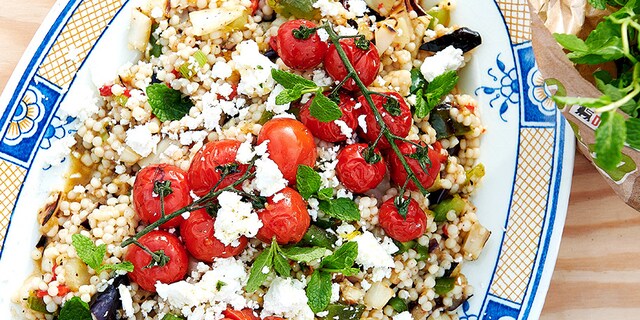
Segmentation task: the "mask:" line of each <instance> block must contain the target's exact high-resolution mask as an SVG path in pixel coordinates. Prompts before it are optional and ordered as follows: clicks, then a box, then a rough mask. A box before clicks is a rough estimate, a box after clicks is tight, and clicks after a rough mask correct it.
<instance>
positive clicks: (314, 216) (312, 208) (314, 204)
mask: <svg viewBox="0 0 640 320" xmlns="http://www.w3.org/2000/svg"><path fill="white" fill-rule="evenodd" d="M307 203H308V204H309V209H308V210H307V211H309V216H311V220H313V221H317V220H318V210H320V201H318V199H316V198H309V200H307Z"/></svg>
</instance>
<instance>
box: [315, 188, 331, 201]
mask: <svg viewBox="0 0 640 320" xmlns="http://www.w3.org/2000/svg"><path fill="white" fill-rule="evenodd" d="M331 197H333V188H322V189H320V190H319V191H318V200H331Z"/></svg>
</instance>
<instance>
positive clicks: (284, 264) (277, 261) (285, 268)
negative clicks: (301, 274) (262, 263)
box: [273, 252, 291, 277]
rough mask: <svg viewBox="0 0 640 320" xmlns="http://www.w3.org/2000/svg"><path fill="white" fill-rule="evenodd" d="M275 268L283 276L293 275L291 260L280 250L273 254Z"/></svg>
mask: <svg viewBox="0 0 640 320" xmlns="http://www.w3.org/2000/svg"><path fill="white" fill-rule="evenodd" d="M273 268H274V269H275V270H276V272H277V273H278V274H279V275H280V276H281V277H289V276H291V266H290V265H289V261H287V259H286V258H285V257H283V256H282V254H280V252H276V253H275V254H274V255H273Z"/></svg>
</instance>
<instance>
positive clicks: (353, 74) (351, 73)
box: [321, 22, 428, 195]
mask: <svg viewBox="0 0 640 320" xmlns="http://www.w3.org/2000/svg"><path fill="white" fill-rule="evenodd" d="M321 28H323V29H324V30H325V31H327V34H329V40H331V43H333V45H334V46H335V48H336V51H337V52H338V55H339V56H340V60H342V63H343V64H344V66H345V68H346V69H347V71H348V74H347V77H345V79H347V78H351V79H353V81H354V82H355V83H356V84H357V85H358V88H360V91H361V92H362V95H363V96H364V98H365V100H366V101H367V103H368V104H369V107H370V108H371V110H372V111H373V115H374V117H375V120H376V122H377V123H378V125H379V126H380V130H381V131H382V133H383V134H384V136H385V137H386V138H387V141H388V142H389V145H391V149H393V152H394V153H395V154H396V155H397V156H398V158H399V159H400V162H401V163H402V166H403V167H404V169H405V170H406V172H407V175H408V177H407V179H411V180H413V182H414V183H415V185H416V186H417V187H418V189H420V192H421V193H422V194H424V195H426V194H428V191H427V189H426V188H425V187H424V186H423V185H422V183H420V180H419V179H418V177H417V176H416V175H415V173H414V172H413V170H412V169H411V167H410V166H409V163H407V160H406V159H405V157H404V154H402V152H400V149H399V148H398V145H397V144H396V143H395V141H394V140H395V139H396V138H399V137H397V136H396V135H394V134H392V133H391V131H389V127H388V126H387V124H386V123H385V122H384V121H383V120H382V115H381V114H380V112H379V111H378V109H377V108H376V106H375V103H374V102H373V99H372V98H371V95H372V94H378V95H382V96H384V97H387V99H389V98H392V99H395V98H393V97H389V96H388V95H385V94H383V93H379V92H375V91H371V90H369V89H368V88H367V86H366V85H365V84H364V83H363V82H362V80H361V79H360V77H359V76H358V73H357V71H356V69H355V68H354V67H353V64H351V61H349V58H348V57H347V54H346V52H345V51H344V49H343V48H342V46H341V45H340V39H343V38H344V37H341V36H340V35H338V34H337V33H336V32H335V30H333V27H332V26H331V23H330V22H325V23H324V24H323V25H322V26H321ZM370 45H371V44H370ZM343 81H344V80H343Z"/></svg>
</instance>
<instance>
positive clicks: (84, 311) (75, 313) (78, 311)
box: [58, 297, 93, 320]
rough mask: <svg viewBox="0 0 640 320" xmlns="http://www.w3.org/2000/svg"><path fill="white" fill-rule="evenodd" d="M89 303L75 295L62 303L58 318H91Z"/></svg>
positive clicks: (67, 319)
mask: <svg viewBox="0 0 640 320" xmlns="http://www.w3.org/2000/svg"><path fill="white" fill-rule="evenodd" d="M91 319H93V317H92V316H91V310H90V309H89V304H87V303H86V302H84V301H82V299H80V298H79V297H73V298H71V299H69V300H68V301H67V302H65V303H64V305H62V308H61V309H60V314H59V315H58V320H91Z"/></svg>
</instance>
